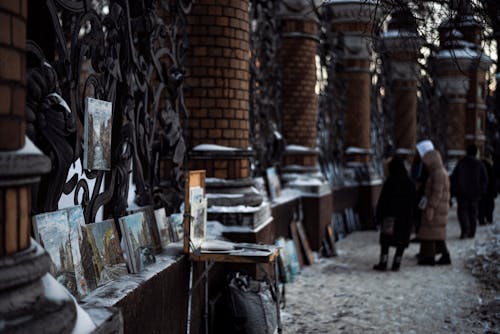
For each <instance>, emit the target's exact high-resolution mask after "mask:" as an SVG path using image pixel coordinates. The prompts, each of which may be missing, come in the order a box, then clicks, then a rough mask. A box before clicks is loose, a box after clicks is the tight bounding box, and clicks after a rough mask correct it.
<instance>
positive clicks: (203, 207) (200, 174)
mask: <svg viewBox="0 0 500 334" xmlns="http://www.w3.org/2000/svg"><path fill="white" fill-rule="evenodd" d="M185 189H186V190H185V198H184V199H185V201H184V203H185V205H184V210H185V212H184V252H185V253H189V252H190V251H195V250H199V249H201V246H202V244H203V242H204V241H205V238H206V229H207V199H206V197H205V171H204V170H198V171H190V172H188V174H187V175H186V188H185Z"/></svg>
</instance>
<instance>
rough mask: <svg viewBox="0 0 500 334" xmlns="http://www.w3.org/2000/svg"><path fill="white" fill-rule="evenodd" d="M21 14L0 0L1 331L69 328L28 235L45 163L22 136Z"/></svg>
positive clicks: (68, 304) (64, 301) (23, 4)
mask: <svg viewBox="0 0 500 334" xmlns="http://www.w3.org/2000/svg"><path fill="white" fill-rule="evenodd" d="M26 18H27V0H20V1H18V0H16V1H14V0H0V273H1V274H0V296H1V298H2V303H0V314H1V315H2V316H1V317H2V319H3V320H8V321H4V322H3V323H2V329H1V331H3V332H8V333H35V332H37V331H40V329H41V328H43V330H44V332H46V333H69V332H71V330H72V328H73V326H74V324H75V320H76V308H75V305H74V303H73V300H72V299H70V297H69V296H63V297H62V298H60V297H58V298H57V300H54V297H53V295H54V291H46V288H45V286H46V285H47V284H49V283H50V284H56V285H57V284H58V283H56V282H55V281H54V279H53V278H52V277H51V276H50V275H49V274H47V273H48V271H49V268H50V258H49V256H48V254H47V253H46V252H45V251H44V250H43V249H42V248H41V247H40V246H39V245H38V244H37V243H36V242H34V241H33V242H32V240H31V238H30V234H31V233H30V226H31V219H30V205H31V195H30V190H31V186H32V185H33V184H35V183H37V182H38V181H39V176H40V175H41V174H44V173H47V172H48V171H50V167H51V164H50V160H49V159H48V158H47V157H45V156H44V155H42V153H41V152H40V151H39V150H38V149H37V148H36V147H35V145H33V143H32V142H31V141H30V140H29V139H26V136H25V121H24V117H25V102H26V101H25V91H26V89H25V53H26ZM61 289H63V288H62V287H61ZM51 290H52V288H51ZM62 291H64V290H62ZM56 293H57V292H56ZM64 297H66V298H64ZM54 319H58V320H57V321H54Z"/></svg>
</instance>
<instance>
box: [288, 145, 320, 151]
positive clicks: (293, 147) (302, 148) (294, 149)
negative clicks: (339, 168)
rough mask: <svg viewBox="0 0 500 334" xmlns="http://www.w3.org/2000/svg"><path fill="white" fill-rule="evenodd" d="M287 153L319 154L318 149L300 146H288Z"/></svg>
mask: <svg viewBox="0 0 500 334" xmlns="http://www.w3.org/2000/svg"><path fill="white" fill-rule="evenodd" d="M286 151H287V152H290V151H293V152H317V149H316V148H312V147H306V146H300V145H287V146H286Z"/></svg>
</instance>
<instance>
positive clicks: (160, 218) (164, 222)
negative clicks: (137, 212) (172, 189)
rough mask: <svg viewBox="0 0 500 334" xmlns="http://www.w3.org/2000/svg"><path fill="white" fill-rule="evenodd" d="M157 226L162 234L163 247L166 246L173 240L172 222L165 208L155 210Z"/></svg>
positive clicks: (160, 234)
mask: <svg viewBox="0 0 500 334" xmlns="http://www.w3.org/2000/svg"><path fill="white" fill-rule="evenodd" d="M155 220H156V226H157V227H158V234H159V236H160V243H161V246H162V247H166V246H167V245H168V244H169V243H170V241H171V240H172V236H171V234H172V233H171V229H170V222H169V219H168V217H167V215H166V213H165V208H160V209H156V210H155Z"/></svg>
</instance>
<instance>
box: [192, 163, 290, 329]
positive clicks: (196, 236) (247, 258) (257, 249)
mask: <svg viewBox="0 0 500 334" xmlns="http://www.w3.org/2000/svg"><path fill="white" fill-rule="evenodd" d="M185 182H186V183H185V198H184V199H185V201H184V209H185V211H184V252H185V253H186V254H187V255H188V256H189V260H190V261H191V264H190V271H189V294H188V310H187V311H188V313H187V327H186V328H187V331H186V332H187V333H188V334H190V331H191V306H192V305H191V303H192V297H193V296H192V293H193V290H194V288H195V287H196V286H197V285H198V284H199V283H200V282H199V281H200V280H197V281H196V282H195V283H194V284H193V264H194V262H204V264H205V270H204V272H203V274H202V275H201V277H200V279H201V278H203V279H204V283H205V316H204V317H205V319H204V320H205V333H208V311H207V310H208V274H209V271H210V269H211V267H212V266H213V264H214V263H217V262H219V263H220V262H226V263H252V264H268V263H272V264H273V265H274V284H275V288H276V291H278V277H279V268H278V261H277V260H278V257H279V248H278V247H276V246H274V245H257V244H248V243H241V244H234V245H235V247H234V249H231V250H227V251H211V250H204V249H203V243H204V242H205V241H206V240H205V235H206V233H205V231H202V232H200V226H202V225H203V223H205V225H204V226H205V227H206V221H205V222H200V220H199V218H200V217H194V216H193V215H192V212H191V211H192V210H191V209H192V205H194V204H193V199H192V198H191V192H192V190H193V189H195V188H202V189H203V197H204V196H205V171H204V170H198V171H190V172H188V173H187V175H186V181H185ZM195 190H199V189H195ZM205 210H206V208H205ZM205 217H206V216H205ZM193 224H197V226H193ZM195 232H196V233H195ZM279 305H280V300H279V294H277V300H276V312H277V316H278V322H277V323H278V333H281V322H280V307H279Z"/></svg>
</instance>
